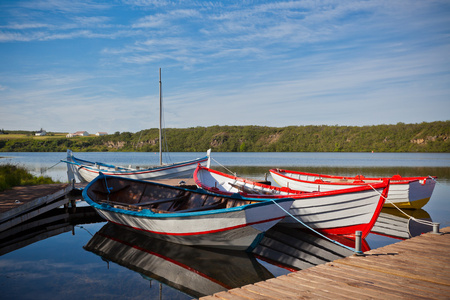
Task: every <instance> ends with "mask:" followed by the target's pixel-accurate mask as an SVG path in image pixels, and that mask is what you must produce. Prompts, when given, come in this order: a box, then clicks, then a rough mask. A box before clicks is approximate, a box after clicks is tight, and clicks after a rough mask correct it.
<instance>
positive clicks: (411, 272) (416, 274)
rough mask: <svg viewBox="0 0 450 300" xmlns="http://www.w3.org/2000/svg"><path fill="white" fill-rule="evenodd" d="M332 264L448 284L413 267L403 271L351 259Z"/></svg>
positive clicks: (392, 266) (433, 274) (393, 267)
mask: <svg viewBox="0 0 450 300" xmlns="http://www.w3.org/2000/svg"><path fill="white" fill-rule="evenodd" d="M334 263H340V264H344V265H349V266H353V267H357V268H358V267H359V268H364V269H368V270H373V271H378V272H381V273H386V274H392V275H397V276H402V277H408V278H411V279H416V280H423V281H430V282H435V283H439V284H444V285H449V282H448V280H447V279H442V278H439V277H437V276H435V275H436V274H435V273H428V272H427V273H424V272H422V271H421V270H417V269H415V268H414V267H413V266H412V267H411V268H410V269H405V268H399V267H398V266H396V265H389V266H385V265H382V264H381V263H377V262H376V261H375V262H370V261H369V262H367V261H363V260H359V261H353V260H351V259H349V260H339V261H335V262H334Z"/></svg>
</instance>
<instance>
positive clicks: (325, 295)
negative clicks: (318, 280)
mask: <svg viewBox="0 0 450 300" xmlns="http://www.w3.org/2000/svg"><path fill="white" fill-rule="evenodd" d="M294 273H295V272H294ZM292 274H293V273H290V274H288V275H285V276H281V277H277V279H280V280H283V281H285V282H287V283H289V284H292V285H296V286H298V287H301V288H302V289H303V291H302V293H301V294H302V295H305V297H310V298H314V297H320V298H321V299H331V300H332V299H334V295H333V294H331V293H329V292H327V291H324V290H323V289H321V288H320V285H317V284H315V283H314V284H311V281H308V280H307V279H304V278H299V277H295V276H292Z"/></svg>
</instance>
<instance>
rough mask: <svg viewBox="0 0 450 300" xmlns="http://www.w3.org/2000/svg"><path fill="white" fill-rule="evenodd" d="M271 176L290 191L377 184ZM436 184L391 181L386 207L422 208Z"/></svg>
mask: <svg viewBox="0 0 450 300" xmlns="http://www.w3.org/2000/svg"><path fill="white" fill-rule="evenodd" d="M271 176H272V178H273V180H274V181H275V182H276V183H277V184H278V185H280V186H282V187H289V188H290V189H294V190H298V191H305V192H314V191H320V192H326V191H334V190H342V189H347V188H351V187H358V186H361V185H363V184H368V183H369V184H370V183H374V182H375V181H372V182H371V181H367V180H366V181H365V182H364V183H358V184H340V183H337V184H333V183H332V182H323V183H319V182H316V181H324V180H326V179H324V178H323V177H320V176H311V175H300V174H294V173H285V174H283V175H280V174H279V173H277V172H271ZM377 182H379V181H377ZM435 184H436V182H435V181H434V180H433V179H431V178H428V179H423V180H412V181H405V180H401V181H396V180H391V181H390V187H389V194H388V198H387V199H386V202H385V204H384V206H385V207H394V205H395V206H397V207H400V208H421V207H423V206H424V205H425V204H426V203H427V202H428V201H429V200H430V197H431V195H432V193H433V190H434V186H435Z"/></svg>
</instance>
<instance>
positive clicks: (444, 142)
mask: <svg viewBox="0 0 450 300" xmlns="http://www.w3.org/2000/svg"><path fill="white" fill-rule="evenodd" d="M4 133H5V134H3V135H0V151H1V152H45V151H47V152H58V151H65V150H66V149H68V148H70V149H72V150H74V151H148V152H157V151H158V149H159V146H158V129H147V130H142V131H139V132H136V133H130V132H122V133H120V132H116V133H115V134H111V135H107V136H100V137H94V136H91V137H75V138H65V137H58V134H53V135H52V136H49V137H48V138H45V137H40V138H39V139H37V138H34V137H33V136H32V135H27V134H26V133H24V134H23V137H20V136H18V135H17V134H14V138H13V135H11V138H9V137H8V131H4ZM449 136H450V121H436V122H431V123H425V122H424V123H420V124H404V123H398V124H396V125H374V126H362V127H360V126H337V125H336V126H325V125H322V126H312V125H311V126H288V127H265V126H211V127H194V128H182V129H175V128H169V129H166V130H165V137H166V139H165V141H166V142H165V144H167V148H168V149H169V151H171V152H203V151H206V150H207V149H209V148H211V149H213V151H215V152H370V151H374V152H447V153H449V152H450V141H449Z"/></svg>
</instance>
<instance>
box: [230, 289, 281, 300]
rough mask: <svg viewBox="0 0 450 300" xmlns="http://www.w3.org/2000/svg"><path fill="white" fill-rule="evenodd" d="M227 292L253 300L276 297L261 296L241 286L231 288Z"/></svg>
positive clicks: (265, 299)
mask: <svg viewBox="0 0 450 300" xmlns="http://www.w3.org/2000/svg"><path fill="white" fill-rule="evenodd" d="M228 292H229V293H231V294H233V295H237V296H240V297H243V298H247V299H253V300H267V299H276V298H272V297H268V296H263V295H260V294H257V293H253V292H252V291H249V290H246V289H243V287H242V288H238V289H232V290H229V291H228Z"/></svg>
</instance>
